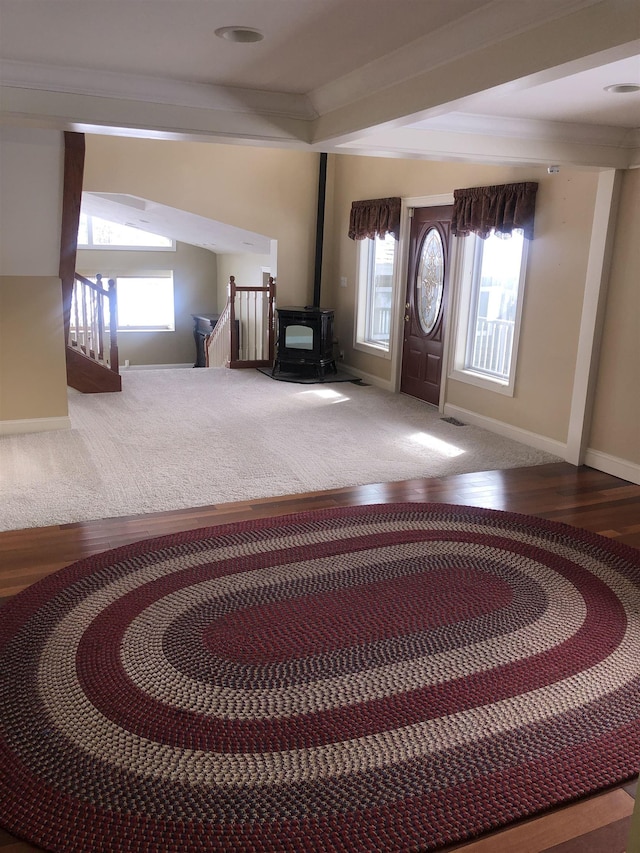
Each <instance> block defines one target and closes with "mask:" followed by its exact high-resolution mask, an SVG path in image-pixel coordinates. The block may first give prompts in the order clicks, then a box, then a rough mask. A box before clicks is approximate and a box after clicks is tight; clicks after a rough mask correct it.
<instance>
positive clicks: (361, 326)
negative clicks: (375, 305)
mask: <svg viewBox="0 0 640 853" xmlns="http://www.w3.org/2000/svg"><path fill="white" fill-rule="evenodd" d="M357 243H358V246H357V251H358V258H357V271H356V322H355V323H354V329H353V348H354V349H356V350H360V352H366V353H369V355H375V356H377V357H378V358H384V359H387V360H390V359H391V358H392V356H393V348H394V325H395V324H394V306H395V294H396V291H397V289H398V279H399V270H400V265H399V263H398V260H399V255H400V245H399V243H398V241H396V251H395V254H394V259H393V277H392V289H393V292H392V294H391V319H390V321H389V346H388V347H387V346H385V345H384V344H380V345H377V344H373V343H370V342H369V341H363V340H361V338H364V333H365V324H366V307H367V305H366V303H367V295H368V291H367V285H368V281H369V276H370V272H371V252H370V251H369V240H368V239H364V240H358V241H357ZM365 247H367V248H366V251H365Z"/></svg>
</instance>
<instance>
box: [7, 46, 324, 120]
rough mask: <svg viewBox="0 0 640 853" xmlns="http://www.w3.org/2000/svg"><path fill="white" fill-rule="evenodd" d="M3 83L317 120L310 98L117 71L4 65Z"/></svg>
mask: <svg viewBox="0 0 640 853" xmlns="http://www.w3.org/2000/svg"><path fill="white" fill-rule="evenodd" d="M0 80H2V85H3V86H6V87H10V88H14V89H32V90H36V91H43V92H56V93H63V94H73V95H86V96H89V97H97V98H112V99H116V100H128V101H143V102H145V103H154V104H166V105H169V106H179V107H192V108H196V109H205V110H221V111H225V112H239V113H259V114H261V115H270V116H275V117H282V118H291V119H297V120H302V121H312V120H313V119H315V118H316V117H317V115H316V113H315V111H314V109H313V106H312V105H311V102H310V100H309V98H307V96H306V95H295V94H288V93H284V92H266V91H258V90H255V89H241V88H235V87H231V86H213V85H208V84H206V83H188V82H185V81H182V80H173V79H170V78H163V77H146V76H143V75H135V74H122V73H120V72H117V71H97V70H95V69H89V68H75V67H72V66H65V67H62V66H50V65H41V64H37V63H28V62H20V61H16V60H2V61H0Z"/></svg>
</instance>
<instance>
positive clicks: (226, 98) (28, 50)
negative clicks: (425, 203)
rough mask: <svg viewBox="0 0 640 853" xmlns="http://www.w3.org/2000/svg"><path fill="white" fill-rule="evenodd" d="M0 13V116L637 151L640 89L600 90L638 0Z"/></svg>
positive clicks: (456, 148)
mask: <svg viewBox="0 0 640 853" xmlns="http://www.w3.org/2000/svg"><path fill="white" fill-rule="evenodd" d="M0 22H1V23H0V84H1V86H2V89H1V92H0V95H1V100H0V115H1V117H2V121H3V122H5V123H22V124H27V125H32V126H33V125H36V126H43V127H55V128H60V129H68V130H80V131H85V132H93V133H96V132H98V133H117V134H134V135H143V136H145V135H146V136H154V137H159V138H171V139H197V140H203V141H224V142H242V143H244V144H261V145H277V146H280V147H296V148H304V149H307V150H312V151H328V152H332V151H335V152H342V153H352V154H359V153H362V154H369V155H378V156H396V157H398V156H399V157H415V158H428V159H438V160H442V159H446V160H473V161H476V162H487V163H509V164H514V165H529V164H536V165H540V164H546V165H551V164H554V165H555V164H558V165H561V166H567V167H572V166H577V167H580V168H628V167H634V166H640V131H639V128H640V92H637V93H635V94H630V95H621V94H612V93H609V92H605V91H604V87H605V86H608V85H611V84H617V83H635V84H640V0H0ZM231 25H234V26H247V27H252V28H256V29H258V30H260V31H261V32H262V33H263V34H264V40H263V41H261V42H258V43H255V44H238V43H233V42H228V41H225V40H222V39H219V38H217V37H216V36H215V35H214V31H215V30H216V29H217V28H219V27H224V26H231ZM111 201H112V202H113V199H112V200H111ZM146 204H147V205H148V208H147V211H146V213H150V214H151V213H155V214H156V215H157V216H158V218H159V219H162V217H165V220H164V221H165V224H166V221H167V220H166V217H167V216H168V215H169V212H168V211H167V210H160V209H158V210H155V212H154V210H153V202H150V201H147V202H146ZM124 213H125V214H126V211H125V212H124ZM123 215H124V214H123ZM145 218H146V217H145ZM127 221H130V219H129V220H127ZM184 224H186V223H184ZM205 224H206V223H195V222H194V221H193V220H192V222H191V225H194V226H195V225H200V226H201V225H205ZM208 234H209V232H207V236H208ZM255 236H257V235H254V237H255ZM226 237H227V238H229V239H231V238H232V237H234V238H235V237H237V238H239V239H238V240H237V241H236V242H234V241H233V239H232V240H231V243H228V244H227V245H234V246H236V248H237V245H242V243H243V239H242V238H244V242H251V240H250V239H248V238H247V235H242V234H239V235H230V234H227V235H226ZM177 239H179V238H177ZM193 242H198V243H199V244H203V243H204V242H207V241H203V240H198V241H195V240H194V241H193ZM209 242H213V243H216V240H215V239H214V240H212V241H209ZM214 251H215V249H214Z"/></svg>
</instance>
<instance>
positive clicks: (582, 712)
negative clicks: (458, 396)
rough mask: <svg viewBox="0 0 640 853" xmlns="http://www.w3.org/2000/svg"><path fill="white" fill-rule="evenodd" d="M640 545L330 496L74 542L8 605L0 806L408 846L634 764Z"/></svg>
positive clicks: (46, 826) (352, 844)
mask: <svg viewBox="0 0 640 853" xmlns="http://www.w3.org/2000/svg"><path fill="white" fill-rule="evenodd" d="M639 611H640V552H638V551H636V550H634V549H631V548H628V547H625V546H622V545H620V544H617V543H615V542H612V541H609V540H607V539H605V538H602V537H598V536H596V535H592V534H589V533H586V532H584V531H580V530H577V529H574V528H571V527H568V526H564V525H560V524H556V523H552V522H547V521H541V520H539V519H535V518H531V517H528V516H521V515H514V514H511V513H504V512H499V511H491V510H481V509H475V508H467V507H455V506H447V505H441V504H440V505H439V504H432V505H420V504H403V505H394V506H369V507H356V508H350V509H329V510H320V511H317V512H310V513H303V514H298V515H294V516H287V517H284V518H276V519H271V520H265V521H251V522H244V523H239V524H234V525H228V526H225V527H217V528H209V529H207V530H195V531H191V532H189V533H183V534H176V535H173V536H166V537H163V538H160V539H154V540H149V541H146V542H140V543H137V544H136V545H132V546H127V547H124V548H120V549H117V550H115V551H109V552H106V553H104V554H101V555H98V556H96V557H92V558H90V559H87V560H83V561H81V562H79V563H75V564H74V565H72V566H69V567H68V568H66V569H63V570H62V571H60V572H58V573H56V574H54V575H52V576H50V577H48V578H46V579H44V580H43V581H41V582H40V583H38V584H35V585H34V586H32V587H30V588H29V589H27V590H26V591H25V592H23V593H22V594H20V595H18V596H16V597H15V598H14V599H12V600H10V601H9V602H8V603H7V604H6V605H5V607H4V608H3V609H2V611H1V612H0V622H1V627H0V679H1V682H0V720H1V728H0V734H1V742H0V824H2V825H4V826H5V827H6V828H7V829H8V830H9V831H10V832H12V833H14V834H16V835H18V836H21V837H24V838H26V839H28V840H30V841H31V842H33V843H35V844H37V845H40V846H42V847H44V848H46V849H48V850H53V851H82V853H88V852H89V851H140V853H149V851H172V853H173V851H235V850H240V851H255V852H256V853H258V851H259V853H278V851H292V853H293V851H295V853H298V851H310V850H313V851H365V852H366V853H369V851H401V850H402V851H408V850H412V851H415V850H433V849H434V848H436V847H438V846H441V845H444V844H446V843H449V842H452V841H456V840H461V839H465V838H468V837H470V836H472V835H474V834H478V833H481V832H483V831H486V830H489V829H494V828H497V827H499V826H501V825H504V824H505V823H508V822H510V821H512V820H515V819H518V818H522V817H524V816H526V815H531V814H532V813H534V812H536V811H539V810H542V809H545V808H548V807H550V806H553V805H556V804H558V803H561V802H564V801H567V800H570V799H574V798H577V797H580V796H582V795H585V794H587V793H590V792H593V791H595V790H598V789H600V788H603V787H605V786H608V785H611V784H614V783H617V782H621V781H623V780H625V779H627V778H630V777H632V776H633V775H635V773H637V771H638V768H639V766H640V719H639V716H640V679H639V676H640V615H639Z"/></svg>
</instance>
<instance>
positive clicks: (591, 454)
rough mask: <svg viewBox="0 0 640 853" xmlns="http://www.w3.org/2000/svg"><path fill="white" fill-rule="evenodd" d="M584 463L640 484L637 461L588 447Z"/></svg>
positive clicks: (639, 466) (639, 468)
mask: <svg viewBox="0 0 640 853" xmlns="http://www.w3.org/2000/svg"><path fill="white" fill-rule="evenodd" d="M584 464H585V465H588V466H589V467H590V468H595V469H596V470H597V471H604V473H605V474H611V476H612V477H620V479H621V480H628V481H629V482H630V483H636V484H637V485H640V465H638V463H637V462H630V461H629V460H628V459H620V458H619V457H618V456H611V455H610V454H609V453H603V452H602V451H601V450H592V449H591V448H588V449H587V451H586V453H585V455H584Z"/></svg>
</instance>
